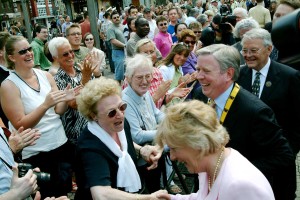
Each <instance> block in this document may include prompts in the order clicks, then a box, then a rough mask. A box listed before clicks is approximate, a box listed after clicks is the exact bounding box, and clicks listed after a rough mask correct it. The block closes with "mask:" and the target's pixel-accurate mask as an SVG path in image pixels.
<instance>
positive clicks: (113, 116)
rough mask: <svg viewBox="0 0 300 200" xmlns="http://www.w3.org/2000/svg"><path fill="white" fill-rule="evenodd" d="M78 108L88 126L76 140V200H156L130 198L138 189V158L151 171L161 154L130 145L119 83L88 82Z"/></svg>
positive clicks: (150, 196)
mask: <svg viewBox="0 0 300 200" xmlns="http://www.w3.org/2000/svg"><path fill="white" fill-rule="evenodd" d="M77 104H78V110H79V111H80V112H81V114H82V115H83V116H84V117H86V119H87V120H88V121H89V122H88V125H87V127H86V128H85V129H84V130H83V132H82V134H81V135H80V137H79V139H78V145H77V161H76V163H77V171H76V178H77V184H78V190H77V191H76V195H75V200H77V199H80V200H81V199H85V200H90V199H110V198H113V199H116V200H118V199H120V200H123V199H132V200H136V199H145V200H147V199H149V200H150V199H151V200H152V199H153V200H156V199H157V198H156V194H155V193H153V194H149V195H139V194H130V193H134V192H138V191H139V190H140V189H141V180H140V177H139V174H138V172H137V169H136V167H135V163H136V159H137V155H138V156H139V155H141V156H142V157H143V158H144V159H145V160H147V161H148V162H151V166H150V168H149V169H152V168H155V167H156V166H157V160H158V159H159V157H160V155H161V151H157V149H156V148H155V147H153V146H149V145H147V146H144V147H141V146H139V145H137V144H135V143H133V142H132V138H131V133H130V127H129V125H128V122H127V121H126V120H125V121H124V119H125V118H124V111H125V110H126V108H128V106H127V104H126V103H125V102H123V101H122V99H121V89H120V87H119V84H118V82H117V81H115V80H112V79H107V78H105V77H101V78H99V79H95V80H92V81H90V82H89V83H87V84H86V85H85V87H84V88H83V89H82V90H81V92H80V95H79V96H78V97H77ZM136 152H137V154H136ZM150 155H152V157H151V158H152V160H151V159H150ZM127 192H129V193H127Z"/></svg>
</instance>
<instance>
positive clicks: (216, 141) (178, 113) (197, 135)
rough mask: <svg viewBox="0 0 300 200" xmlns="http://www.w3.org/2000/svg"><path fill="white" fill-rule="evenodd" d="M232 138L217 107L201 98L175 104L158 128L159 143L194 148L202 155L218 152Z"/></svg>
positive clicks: (168, 110)
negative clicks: (222, 122) (222, 123)
mask: <svg viewBox="0 0 300 200" xmlns="http://www.w3.org/2000/svg"><path fill="white" fill-rule="evenodd" d="M228 141H229V135H228V133H227V131H226V129H225V128H224V127H223V126H222V125H221V124H220V122H219V120H218V117H217V114H216V112H215V110H214V109H213V108H211V107H210V106H208V105H206V104H205V103H203V102H201V101H197V100H193V101H189V102H183V103H178V104H175V105H173V106H171V107H169V108H168V109H167V112H166V116H165V119H164V120H163V121H162V122H161V123H160V124H159V126H158V128H157V135H156V142H157V143H158V144H159V145H160V146H164V144H168V145H170V146H171V147H172V148H182V147H191V148H193V149H196V150H199V151H200V152H201V154H199V155H208V154H212V153H215V152H216V151H217V150H218V149H220V148H221V147H222V146H225V145H226V144H227V143H228Z"/></svg>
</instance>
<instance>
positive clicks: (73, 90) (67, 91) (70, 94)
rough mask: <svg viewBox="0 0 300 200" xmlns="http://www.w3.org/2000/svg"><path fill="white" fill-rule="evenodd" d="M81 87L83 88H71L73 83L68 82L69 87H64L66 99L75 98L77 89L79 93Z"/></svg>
mask: <svg viewBox="0 0 300 200" xmlns="http://www.w3.org/2000/svg"><path fill="white" fill-rule="evenodd" d="M80 88H82V86H77V87H75V88H71V84H70V83H68V85H67V87H66V88H65V89H64V92H65V94H66V96H65V99H64V101H71V100H74V99H75V96H76V91H77V93H78V92H79V91H78V90H80Z"/></svg>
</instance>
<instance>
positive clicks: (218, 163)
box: [208, 147, 225, 191]
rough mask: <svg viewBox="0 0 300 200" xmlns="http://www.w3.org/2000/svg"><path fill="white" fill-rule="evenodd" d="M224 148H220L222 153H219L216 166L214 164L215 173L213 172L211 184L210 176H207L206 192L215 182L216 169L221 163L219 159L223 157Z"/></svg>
mask: <svg viewBox="0 0 300 200" xmlns="http://www.w3.org/2000/svg"><path fill="white" fill-rule="evenodd" d="M224 149H225V148H224V147H222V151H221V153H220V156H219V158H218V161H217V164H216V168H215V171H214V176H213V179H212V182H211V180H210V175H208V191H210V190H211V187H212V185H213V184H214V182H215V180H216V176H217V172H218V168H219V166H220V163H221V159H222V157H223V153H224Z"/></svg>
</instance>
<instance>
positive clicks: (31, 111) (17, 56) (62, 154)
mask: <svg viewBox="0 0 300 200" xmlns="http://www.w3.org/2000/svg"><path fill="white" fill-rule="evenodd" d="M5 50H6V52H5V58H6V61H7V67H8V68H9V69H12V70H14V71H13V72H12V73H11V74H10V75H9V76H8V77H7V79H6V80H5V81H4V82H2V85H1V105H2V108H3V111H4V113H5V115H6V116H7V118H8V119H9V121H10V124H9V128H10V129H11V130H18V129H19V128H20V127H23V128H24V129H27V128H32V129H38V130H39V132H40V133H41V136H40V138H39V139H37V140H36V142H35V144H32V145H31V146H27V147H25V148H24V149H23V151H22V158H23V162H25V163H30V164H32V165H33V167H39V168H40V169H41V171H42V172H47V173H50V174H51V180H50V182H49V183H47V184H43V183H39V186H40V187H41V193H42V195H43V196H60V195H63V194H65V195H66V194H67V192H69V187H68V186H70V187H71V181H70V182H69V181H68V180H62V179H61V176H60V174H61V173H64V174H67V175H68V174H69V171H68V169H64V168H60V171H59V166H61V165H62V163H68V162H69V160H68V154H69V151H68V149H69V148H68V147H69V143H68V142H67V137H66V134H65V131H64V128H63V126H62V123H61V120H60V115H61V114H63V113H64V112H65V111H66V109H67V107H68V106H67V102H69V101H71V100H73V99H75V92H74V90H72V89H70V85H68V86H67V87H66V88H63V89H62V90H59V89H58V88H57V86H56V84H55V81H54V79H53V77H52V75H51V74H50V73H48V72H45V71H41V70H39V69H35V68H33V67H34V58H33V56H34V55H33V52H32V48H31V47H30V45H29V43H28V41H27V40H26V38H24V37H22V36H12V37H11V38H9V39H8V40H7V42H6V45H5ZM24 142H25V143H26V144H28V142H30V138H28V141H26V140H25V141H24Z"/></svg>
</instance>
